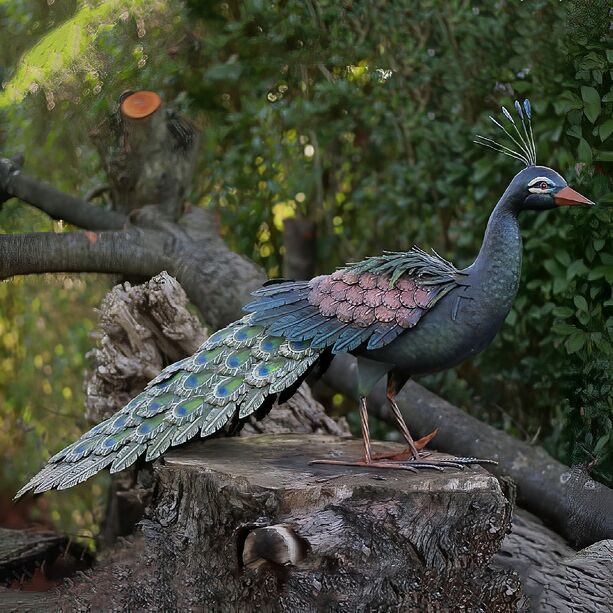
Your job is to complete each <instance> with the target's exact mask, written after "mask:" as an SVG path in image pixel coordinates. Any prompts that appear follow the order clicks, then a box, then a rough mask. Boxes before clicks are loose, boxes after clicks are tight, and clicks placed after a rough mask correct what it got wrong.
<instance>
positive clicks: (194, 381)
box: [185, 375, 198, 390]
mask: <svg viewBox="0 0 613 613" xmlns="http://www.w3.org/2000/svg"><path fill="white" fill-rule="evenodd" d="M185 387H186V388H187V389H190V390H191V389H194V388H195V387H198V377H197V376H196V375H190V376H189V377H187V379H185Z"/></svg>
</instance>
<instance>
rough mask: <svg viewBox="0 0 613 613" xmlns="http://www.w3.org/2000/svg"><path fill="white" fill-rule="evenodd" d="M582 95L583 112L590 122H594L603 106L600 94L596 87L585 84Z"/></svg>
mask: <svg viewBox="0 0 613 613" xmlns="http://www.w3.org/2000/svg"><path fill="white" fill-rule="evenodd" d="M581 97H582V98H583V112H584V113H585V116H586V117H587V118H588V120H589V121H590V123H594V122H595V121H596V120H597V119H598V116H599V115H600V110H601V108H602V107H601V104H600V95H599V94H598V91H597V90H596V89H595V88H594V87H588V86H586V85H584V86H582V87H581Z"/></svg>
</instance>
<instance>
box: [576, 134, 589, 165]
mask: <svg viewBox="0 0 613 613" xmlns="http://www.w3.org/2000/svg"><path fill="white" fill-rule="evenodd" d="M577 155H578V157H579V161H580V162H585V163H586V164H591V163H592V150H591V149H590V146H589V145H588V144H587V141H586V140H585V139H584V138H582V139H580V140H579V148H578V149H577Z"/></svg>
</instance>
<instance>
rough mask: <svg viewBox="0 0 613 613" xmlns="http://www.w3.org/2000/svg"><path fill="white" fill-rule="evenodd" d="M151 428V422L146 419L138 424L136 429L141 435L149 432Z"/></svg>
mask: <svg viewBox="0 0 613 613" xmlns="http://www.w3.org/2000/svg"><path fill="white" fill-rule="evenodd" d="M151 430H152V427H151V424H149V423H147V422H146V421H145V422H143V423H142V424H141V425H140V426H138V428H137V429H136V433H137V434H140V435H143V434H149V432H151Z"/></svg>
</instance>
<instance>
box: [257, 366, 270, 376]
mask: <svg viewBox="0 0 613 613" xmlns="http://www.w3.org/2000/svg"><path fill="white" fill-rule="evenodd" d="M269 373H270V370H269V369H268V366H260V367H259V368H258V375H260V377H267V376H268V375H269Z"/></svg>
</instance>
